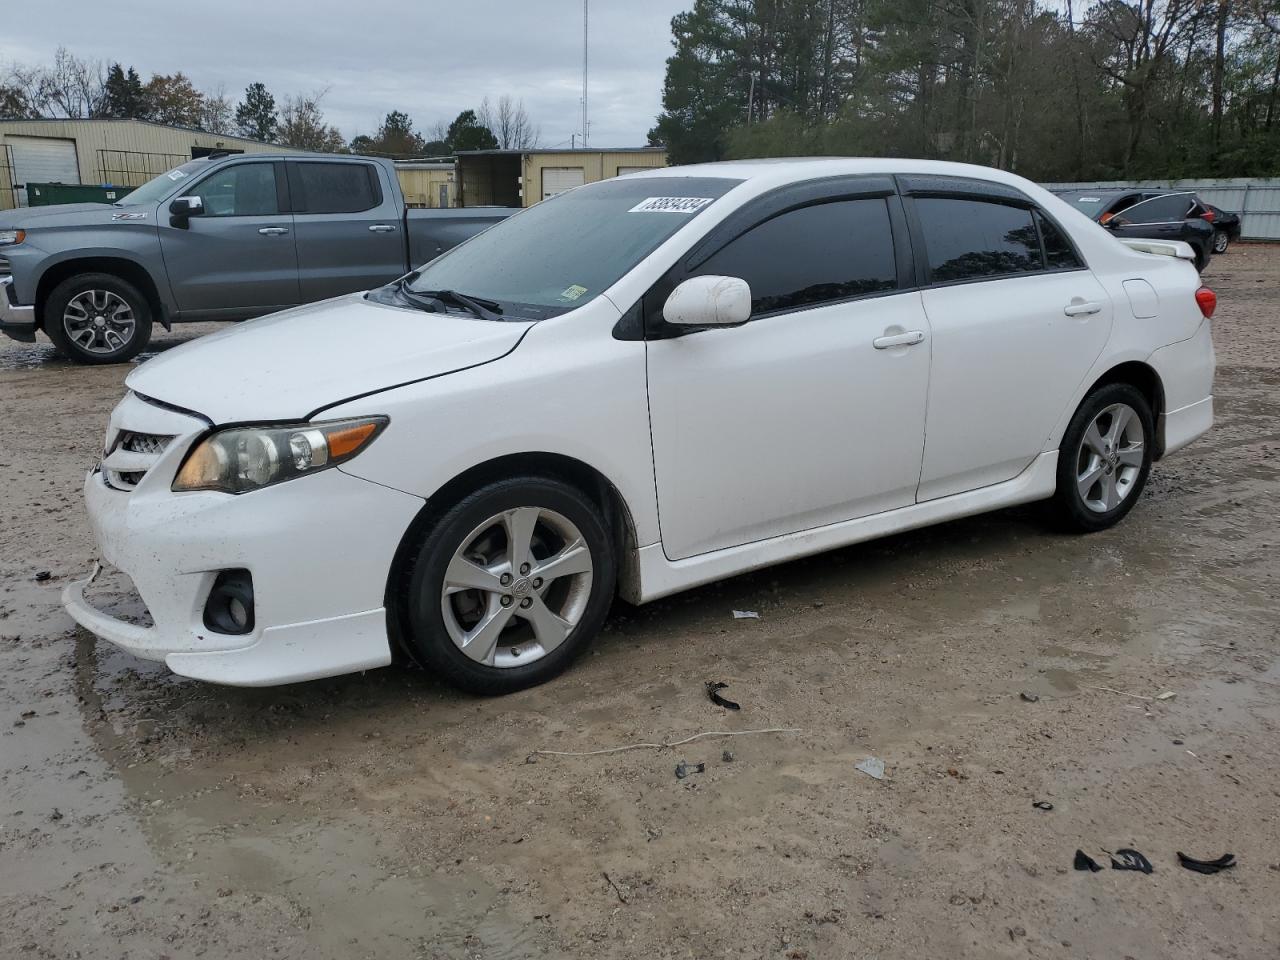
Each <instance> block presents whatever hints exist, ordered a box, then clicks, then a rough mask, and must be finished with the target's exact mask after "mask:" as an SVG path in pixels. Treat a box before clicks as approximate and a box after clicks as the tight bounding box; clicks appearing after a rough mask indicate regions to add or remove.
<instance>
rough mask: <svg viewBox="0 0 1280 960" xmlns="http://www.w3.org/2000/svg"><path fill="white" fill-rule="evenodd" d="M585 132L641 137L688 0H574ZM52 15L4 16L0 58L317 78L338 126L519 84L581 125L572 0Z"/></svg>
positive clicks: (367, 129)
mask: <svg viewBox="0 0 1280 960" xmlns="http://www.w3.org/2000/svg"><path fill="white" fill-rule="evenodd" d="M589 2H590V11H589V16H590V34H591V43H590V65H591V69H590V85H589V88H588V96H589V101H590V105H591V108H592V109H591V143H592V144H593V145H595V146H632V145H636V144H642V143H644V141H645V135H646V133H647V132H648V130H649V128H650V127H651V126H653V121H654V118H655V117H656V116H657V114H658V111H659V110H660V108H661V103H660V102H661V96H662V79H663V73H664V69H665V64H666V58H667V57H668V56H669V55H670V53H671V28H670V22H671V17H672V16H673V15H674V14H676V13H679V12H680V11H681V10H682V9H685V8H687V7H689V6H691V5H692V0H589ZM57 6H58V8H59V9H58V15H57V16H56V17H6V18H4V19H5V25H4V31H3V35H2V36H0V60H4V61H11V60H16V61H19V62H23V63H40V62H48V61H51V60H52V58H53V53H54V51H55V50H56V49H57V47H58V46H60V45H61V46H66V47H67V48H68V49H70V50H71V51H72V52H73V53H75V54H76V55H77V56H80V57H86V58H90V59H101V60H103V61H107V62H112V61H119V62H121V63H123V64H125V65H130V64H131V65H133V66H135V67H136V68H137V69H138V72H139V73H141V74H142V75H143V77H144V78H145V77H147V76H149V75H150V74H152V73H172V72H174V71H177V70H181V71H183V72H184V73H186V74H187V75H188V76H189V77H191V79H192V80H193V82H194V83H195V84H196V86H198V87H200V88H201V89H205V90H209V89H213V88H216V87H218V86H219V85H222V86H225V88H226V91H227V93H228V95H229V96H232V97H233V98H237V99H238V98H239V96H240V95H241V92H242V91H243V90H244V88H245V87H246V86H247V85H248V84H250V83H252V82H254V81H261V82H263V83H265V84H266V85H267V87H268V89H270V90H271V91H272V92H273V93H274V94H275V95H276V99H277V101H278V100H281V99H283V97H284V96H286V95H288V94H292V93H300V92H311V91H314V90H318V89H324V88H328V91H329V92H328V94H327V95H326V97H325V100H324V109H325V112H326V114H327V117H328V119H329V121H330V122H331V123H336V124H337V125H338V126H339V127H340V128H341V129H342V131H343V133H344V134H345V135H346V136H348V137H352V136H355V135H356V134H360V133H372V132H373V131H374V130H376V129H377V127H378V125H379V123H380V122H381V120H382V117H383V116H384V115H385V114H386V113H387V112H388V111H390V110H403V111H405V112H406V113H408V114H409V115H410V116H411V117H412V118H413V120H414V123H415V125H416V126H417V127H418V128H419V129H421V130H424V131H425V130H426V129H427V128H429V127H431V126H432V125H433V124H434V123H435V122H437V121H444V122H446V123H447V122H448V121H450V120H452V119H453V118H454V117H455V116H457V114H458V113H459V112H460V111H462V110H465V109H467V108H473V107H478V106H479V105H480V101H481V99H482V98H484V97H485V96H488V97H489V98H490V99H496V98H497V97H499V96H501V95H502V94H511V95H512V96H514V97H516V98H523V99H524V102H525V107H526V109H527V110H528V111H529V115H530V117H531V118H532V119H533V121H534V123H536V124H537V125H539V126H540V127H541V129H542V142H543V144H544V145H547V146H550V145H554V144H558V143H560V142H561V141H564V142H566V143H567V142H568V140H569V137H570V134H572V133H576V132H579V131H580V128H581V115H582V108H581V104H580V98H581V94H582V2H581V0H540V2H538V3H521V2H516V0H470V2H467V0H450V2H447V3H446V2H440V0H429V2H421V3H412V2H408V3H406V2H403V0H354V2H352V0H348V2H345V3H335V2H330V0H323V2H307V0H219V2H218V3H216V4H190V3H180V2H179V3H169V4H157V3H154V2H152V0H116V2H115V3H113V4H112V5H111V8H110V12H109V13H106V12H104V9H103V8H102V6H101V4H99V3H95V2H90V0H59V2H58V4H57Z"/></svg>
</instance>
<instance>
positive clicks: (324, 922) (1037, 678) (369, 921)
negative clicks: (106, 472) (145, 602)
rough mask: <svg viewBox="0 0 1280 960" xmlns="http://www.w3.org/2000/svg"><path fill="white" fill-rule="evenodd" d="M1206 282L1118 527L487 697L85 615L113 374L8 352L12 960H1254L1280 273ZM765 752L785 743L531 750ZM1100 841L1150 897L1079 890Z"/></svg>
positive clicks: (1025, 514)
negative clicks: (1138, 493)
mask: <svg viewBox="0 0 1280 960" xmlns="http://www.w3.org/2000/svg"><path fill="white" fill-rule="evenodd" d="M1208 280H1209V282H1210V283H1211V284H1212V285H1213V286H1214V287H1215V288H1216V289H1217V290H1218V293H1219V295H1220V297H1221V305H1220V308H1219V314H1218V318H1217V319H1216V320H1215V327H1216V332H1215V339H1216V341H1217V345H1218V351H1219V352H1218V359H1219V371H1218V386H1217V391H1216V392H1217V397H1218V416H1219V423H1218V426H1217V427H1216V428H1215V430H1214V431H1213V433H1212V434H1211V435H1210V436H1208V437H1207V438H1205V439H1204V440H1201V441H1200V442H1198V443H1197V444H1196V445H1195V446H1194V447H1192V448H1191V449H1189V450H1187V451H1185V452H1183V453H1181V454H1178V455H1176V456H1174V457H1172V458H1170V459H1169V460H1167V461H1165V462H1163V463H1161V464H1159V465H1158V466H1157V468H1156V470H1155V473H1154V475H1153V478H1152V482H1151V484H1150V486H1149V487H1148V490H1147V492H1146V494H1145V496H1144V497H1143V500H1142V502H1141V503H1140V504H1139V506H1138V507H1137V509H1136V510H1135V511H1134V512H1133V514H1131V516H1130V517H1129V519H1128V520H1127V521H1126V522H1125V523H1124V524H1122V525H1121V526H1120V527H1119V528H1118V529H1115V530H1112V531H1110V532H1107V533H1103V534H1098V535H1095V536H1092V537H1087V538H1073V537H1065V536H1061V535H1057V534H1054V533H1051V532H1049V531H1047V530H1046V528H1045V526H1044V525H1043V524H1042V522H1041V520H1040V518H1039V515H1038V513H1037V511H1036V510H1035V509H1034V508H1026V509H1018V510H1011V511H1005V512H1002V513H998V514H993V515H990V516H986V517H980V518H976V519H972V520H965V521H962V522H957V523H951V524H947V525H945V526H942V527H938V528H935V529H932V530H928V531H923V532H919V533H913V534H910V535H905V536H898V537H893V538H890V539H887V540H883V541H880V542H877V543H873V544H868V545H865V546H859V547H855V548H852V549H847V550H842V551H839V552H836V553H831V554H828V555H825V556H821V557H817V558H813V559H811V560H806V561H803V562H798V563H793V564H789V565H787V566H785V567H781V568H777V569H774V570H771V571H766V572H764V573H761V574H758V575H753V576H748V577H742V578H738V579H736V580H732V581H729V582H727V583H723V584H720V585H717V586H714V587H710V588H706V589H702V590H698V591H696V592H693V593H690V594H687V595H684V596H680V597H676V598H674V599H671V600H668V601H664V602H660V603H657V604H654V605H652V606H650V607H646V608H643V609H640V610H636V609H631V608H626V607H623V606H619V607H618V608H616V609H615V612H614V615H613V616H612V618H611V620H610V623H609V627H608V630H607V632H606V633H605V634H604V636H603V638H602V640H601V642H600V643H599V644H598V645H597V646H596V647H595V649H594V651H593V653H592V654H591V655H589V656H588V657H586V658H585V660H584V661H583V662H581V663H580V664H579V665H578V667H577V668H576V669H574V670H573V671H572V672H570V673H569V674H568V675H566V676H565V677H563V678H562V679H560V680H558V681H556V682H554V683H552V684H550V685H547V686H544V687H542V688H540V689H536V690H531V691H528V692H525V693H521V694H518V695H515V696H510V697H506V698H504V699H499V700H479V699H475V698H472V697H468V696H463V695H460V694H457V693H455V692H453V691H451V690H449V689H446V688H444V687H443V686H441V685H440V684H439V683H437V682H435V681H434V680H433V679H432V678H431V677H429V676H424V675H423V674H422V673H421V672H419V671H416V670H413V669H410V668H407V667H391V668H387V669H384V670H378V671H372V672H369V673H367V674H364V675H360V676H352V677H347V678H343V679H339V680H333V681H324V682H316V683H309V684H303V685H297V686H292V687H285V688H278V689H273V690H238V689H230V688H222V687H215V686H209V685H206V684H202V683H198V682H194V681H187V680H181V679H176V678H174V677H172V676H169V675H167V674H166V672H165V670H164V669H163V667H161V666H159V665H154V664H149V663H145V662H141V661H137V660H135V659H132V658H130V657H128V656H126V655H123V654H121V653H118V652H116V651H114V650H113V648H111V647H110V646H108V645H107V644H104V643H100V642H95V640H94V639H93V638H92V637H91V636H89V635H88V634H86V633H85V632H83V631H81V630H79V629H77V628H75V626H74V625H73V624H72V622H71V621H70V620H69V619H68V617H67V616H66V615H65V614H64V613H63V612H62V610H61V608H60V607H59V605H58V592H59V590H60V589H61V586H62V585H63V583H64V582H65V581H66V580H67V579H68V578H72V577H77V576H80V575H82V574H83V573H84V571H85V570H87V568H88V566H89V563H90V559H91V557H92V556H93V554H94V547H93V544H92V542H91V539H90V534H89V529H88V525H87V523H86V521H85V517H84V514H83V509H82V506H81V502H80V485H81V482H82V476H83V471H84V470H85V468H86V467H87V466H88V465H89V464H90V463H91V462H92V461H93V459H94V457H95V454H96V453H97V451H98V447H99V445H100V443H101V438H102V433H103V429H104V426H105V421H106V416H107V412H108V411H109V409H110V408H111V406H112V405H113V404H114V403H115V402H116V400H117V399H118V398H119V396H120V395H121V381H122V379H123V377H124V375H125V374H126V373H127V369H128V368H116V367H109V368H98V369H86V368H82V367H74V366H70V365H68V364H67V363H65V362H63V361H60V360H57V359H55V358H54V357H53V355H52V352H51V350H50V348H49V346H48V344H47V342H42V343H41V344H38V345H36V346H34V347H31V346H22V345H17V344H12V343H9V342H8V341H4V343H3V345H0V399H2V401H3V408H4V413H5V430H4V433H3V439H2V440H0V476H3V478H4V496H3V498H0V578H2V583H0V658H2V659H0V957H4V958H9V957H17V958H44V957H48V958H54V957H57V958H64V957H83V958H126V957H127V958H161V957H169V958H184V957H197V956H208V957H237V958H238V957H244V958H264V957H285V958H294V957H297V958H307V960H320V958H342V960H352V958H365V957H371V958H372V957H377V958H401V957H405V958H437V957H440V958H462V957H476V958H480V957H483V958H506V957H513V958H514V957H591V958H596V957H643V958H659V957H698V958H702V957H735V958H737V957H787V958H802V957H808V958H820V957H821V958H826V957H840V958H842V957H859V958H861V957H878V958H899V957H902V958H907V957H911V958H916V957H939V958H953V957H965V958H969V957H972V958H984V960H985V958H998V957H1096V958H1109V960H1110V958H1122V957H1132V958H1143V960H1145V958H1166V957H1187V958H1207V957H1223V958H1253V957H1272V958H1273V957H1275V956H1277V954H1278V953H1280V819H1278V817H1277V811H1280V738H1278V736H1277V734H1278V732H1280V665H1278V662H1277V622H1278V620H1280V618H1278V617H1277V612H1278V609H1280V605H1278V603H1277V590H1278V589H1280V583H1278V581H1277V572H1278V571H1280V552H1278V550H1277V547H1278V546H1280V524H1278V523H1277V519H1276V517H1277V508H1278V507H1280V484H1278V483H1277V478H1278V475H1280V459H1278V456H1277V454H1278V452H1280V420H1278V419H1277V417H1278V415H1280V390H1278V389H1277V387H1278V385H1280V250H1276V249H1267V248H1263V247H1249V246H1240V247H1237V248H1235V249H1233V250H1232V252H1231V253H1229V254H1228V255H1226V256H1223V257H1219V258H1217V259H1216V260H1215V261H1214V263H1213V265H1212V267H1211V269H1210V271H1209V274H1208ZM208 329H210V328H209V327H186V328H180V329H179V332H178V333H176V334H173V335H167V336H166V335H162V336H160V337H159V338H158V340H157V343H156V347H157V348H158V349H164V348H166V347H169V346H172V345H173V344H175V343H177V342H180V341H182V340H186V339H189V338H191V337H192V336H196V335H198V334H200V333H203V332H207V331H208ZM46 570H47V571H50V572H51V574H52V576H51V578H50V579H48V580H47V581H44V582H37V580H36V579H35V576H36V574H37V572H39V571H46ZM112 599H113V602H115V603H117V605H118V607H119V608H120V609H121V610H123V611H125V612H128V607H129V601H128V600H127V599H126V598H125V597H124V596H123V595H120V596H118V597H115V598H112ZM734 609H740V610H742V609H745V610H756V611H759V613H760V615H761V618H760V620H758V621H755V620H734V619H732V616H731V611H733V610H734ZM706 680H724V681H726V682H728V683H729V684H730V687H729V689H728V690H726V691H725V693H726V694H728V695H730V696H731V697H732V698H733V699H735V700H738V701H740V702H741V704H742V709H741V711H740V712H737V713H730V712H728V711H725V710H723V709H721V708H719V707H716V706H713V705H712V704H711V703H710V702H709V701H708V699H707V696H706V693H705V692H704V688H703V683H704V681H706ZM1166 691H1171V692H1173V693H1174V694H1176V696H1175V697H1174V698H1173V699H1169V700H1159V699H1151V698H1156V697H1158V695H1160V694H1162V693H1164V692H1166ZM1023 692H1026V693H1028V694H1031V695H1034V696H1038V697H1039V699H1038V701H1036V702H1028V701H1027V700H1025V699H1023V698H1021V697H1020V694H1021V693H1023ZM761 727H786V728H796V732H793V733H782V734H765V735H756V736H742V737H737V738H733V739H729V740H704V741H698V742H695V743H692V744H689V745H688V746H684V747H680V748H678V749H675V750H636V751H632V752H627V753H619V754H612V755H604V756H597V757H591V758H557V757H542V758H539V759H537V761H536V762H533V763H530V762H527V760H526V758H528V757H529V755H530V753H531V752H532V751H534V750H535V749H539V748H546V749H559V750H589V749H594V748H600V747H606V746H612V745H617V744H625V743H628V742H631V741H636V740H660V739H664V738H665V739H675V738H681V737H685V736H688V735H690V734H693V733H697V732H699V731H706V730H744V729H753V728H761ZM725 750H729V751H731V752H732V757H733V758H732V760H731V761H730V760H729V759H728V758H727V756H722V752H723V751H725ZM868 756H876V757H880V758H883V759H884V761H885V763H886V764H887V767H888V773H889V779H888V780H886V781H884V782H880V781H877V780H874V779H872V778H871V777H869V776H867V775H865V774H863V773H860V772H858V771H857V770H856V769H855V764H857V763H858V762H859V761H861V760H863V759H864V758H866V757H868ZM680 760H688V761H690V762H697V761H705V762H706V763H707V769H706V771H705V772H704V773H700V774H695V775H693V776H691V777H689V778H687V779H684V780H677V779H676V777H675V776H674V769H675V766H676V764H677V762H678V761H680ZM1035 801H1048V802H1051V803H1052V804H1053V809H1052V810H1051V811H1045V810H1041V809H1038V808H1036V807H1033V806H1032V804H1033V802H1035ZM1124 847H1130V848H1135V849H1137V850H1140V851H1142V852H1143V853H1144V854H1146V855H1147V856H1148V857H1149V858H1150V859H1151V861H1152V863H1154V865H1155V872H1154V873H1152V874H1151V875H1149V876H1147V875H1143V874H1141V873H1135V872H1121V871H1117V870H1112V869H1107V870H1105V871H1104V872H1101V873H1098V874H1091V873H1081V872H1076V871H1074V870H1072V869H1071V863H1072V856H1073V854H1074V853H1075V851H1076V849H1077V848H1083V849H1084V850H1085V851H1086V852H1088V853H1090V854H1092V855H1093V856H1094V857H1095V858H1097V859H1099V860H1101V861H1102V862H1103V863H1107V855H1106V853H1104V852H1103V851H1105V850H1116V849H1118V848H1124ZM1178 850H1182V851H1185V852H1187V853H1189V854H1191V855H1192V856H1198V857H1206V858H1211V857H1217V856H1218V855H1219V854H1222V853H1224V852H1228V851H1230V852H1232V853H1234V854H1236V856H1237V857H1238V859H1239V865H1238V866H1237V867H1236V868H1235V869H1234V870H1231V871H1228V872H1225V873H1222V874H1219V875H1217V876H1201V875H1198V874H1195V873H1191V872H1188V871H1187V870H1184V869H1181V868H1180V867H1179V866H1178V865H1177V862H1176V860H1175V851H1178Z"/></svg>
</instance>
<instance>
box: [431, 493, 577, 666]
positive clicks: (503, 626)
mask: <svg viewBox="0 0 1280 960" xmlns="http://www.w3.org/2000/svg"><path fill="white" fill-rule="evenodd" d="M593 569H594V568H593V564H592V559H591V550H590V548H589V547H588V546H587V542H586V540H585V538H584V537H583V535H582V533H581V531H580V530H578V528H577V527H576V526H575V525H574V524H573V523H572V522H571V521H570V520H569V519H568V518H566V517H564V516H562V515H561V514H559V513H556V512H555V511H554V510H547V509H543V508H540V507H517V508H515V509H512V510H505V511H503V512H502V513H500V514H496V515H495V516H492V517H490V518H489V519H488V520H485V521H484V522H483V523H481V524H480V525H479V526H477V527H476V528H475V529H474V530H472V531H471V532H470V533H469V534H467V536H466V537H464V538H463V540H462V543H461V544H460V545H459V547H458V549H457V550H456V551H454V554H453V557H452V558H451V559H450V561H449V566H448V568H447V569H446V570H445V575H444V582H443V584H442V585H441V589H440V609H441V614H442V615H443V619H444V625H445V629H446V630H447V631H448V633H449V638H450V639H451V640H452V641H453V643H454V645H455V646H457V648H458V649H459V650H461V651H462V652H463V653H464V654H466V655H467V656H468V657H470V658H471V659H472V660H474V661H476V662H477V663H481V664H485V665H487V666H491V667H503V668H509V667H518V666H524V665H525V664H529V663H533V662H534V661H536V660H540V659H542V658H543V657H545V656H546V655H547V654H549V653H551V651H553V650H555V649H556V648H557V647H559V646H560V645H561V644H562V643H564V641H565V640H566V639H567V638H568V636H569V634H570V633H571V632H572V631H573V629H574V628H575V627H576V626H577V625H578V623H579V622H580V621H581V620H582V617H583V615H584V614H585V613H586V610H587V602H588V600H589V599H590V597H591V580H592V573H593Z"/></svg>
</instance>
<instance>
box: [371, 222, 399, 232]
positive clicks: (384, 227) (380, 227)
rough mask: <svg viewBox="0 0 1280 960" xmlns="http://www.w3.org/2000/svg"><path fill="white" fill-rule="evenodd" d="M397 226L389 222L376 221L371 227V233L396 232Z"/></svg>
mask: <svg viewBox="0 0 1280 960" xmlns="http://www.w3.org/2000/svg"><path fill="white" fill-rule="evenodd" d="M395 229H396V228H395V227H393V226H391V224H389V223H375V224H372V225H371V226H370V227H369V232H370V233H394V232H395Z"/></svg>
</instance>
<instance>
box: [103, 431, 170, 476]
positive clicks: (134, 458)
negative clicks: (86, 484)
mask: <svg viewBox="0 0 1280 960" xmlns="http://www.w3.org/2000/svg"><path fill="white" fill-rule="evenodd" d="M172 441H173V437H172V436H171V435H166V434H160V433H137V432H135V431H132V430H122V431H121V432H120V436H119V438H118V439H117V440H116V445H115V447H114V448H113V449H112V450H111V451H110V453H108V454H107V456H106V457H105V458H104V459H103V461H102V475H103V479H104V480H106V483H107V486H109V487H114V488H115V489H117V490H132V489H133V488H134V487H136V486H137V485H138V484H139V483H141V482H142V478H143V477H144V476H146V474H147V471H148V470H150V469H151V465H152V464H153V463H155V461H156V460H157V459H158V458H159V457H160V454H162V453H164V451H165V448H166V447H168V446H169V444H170V443H171V442H172Z"/></svg>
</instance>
